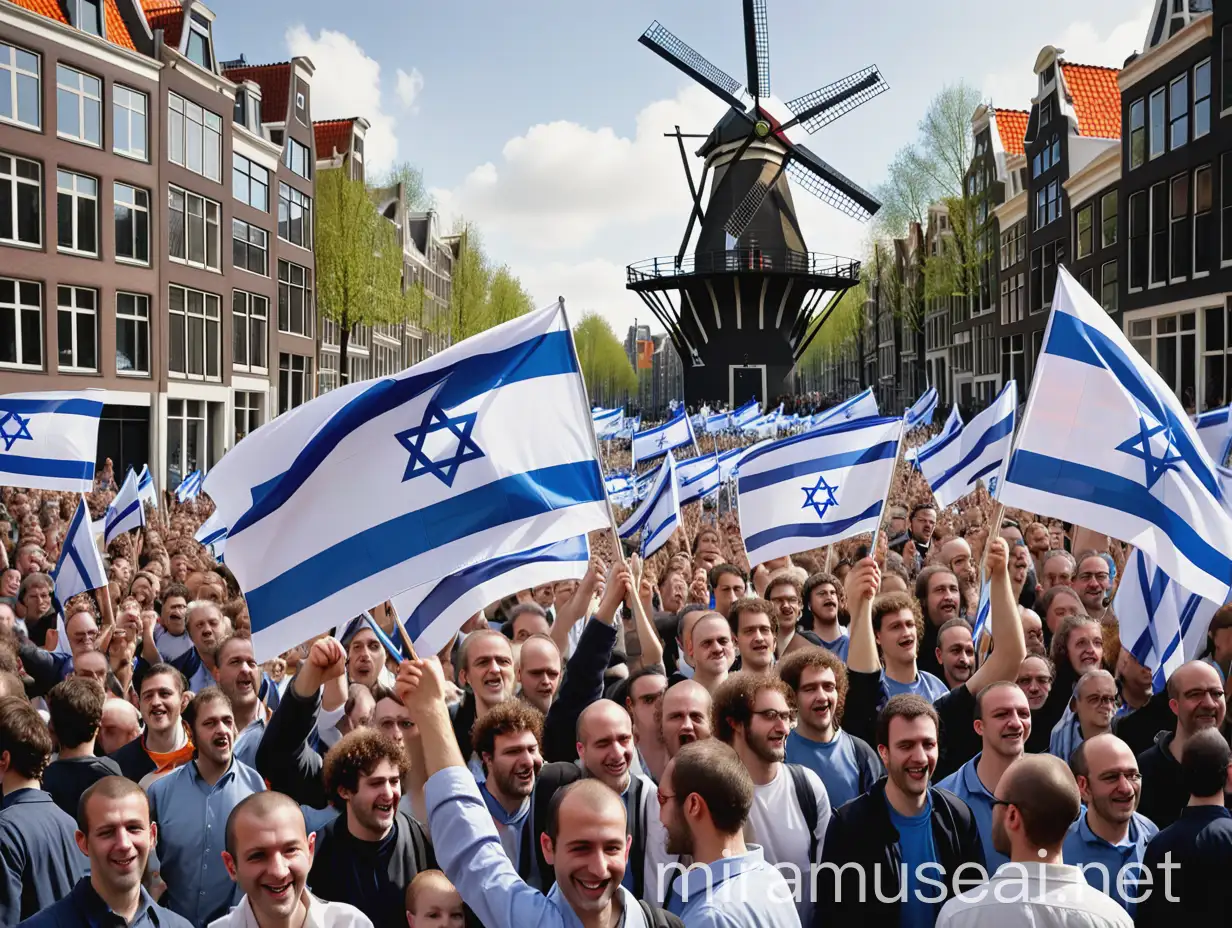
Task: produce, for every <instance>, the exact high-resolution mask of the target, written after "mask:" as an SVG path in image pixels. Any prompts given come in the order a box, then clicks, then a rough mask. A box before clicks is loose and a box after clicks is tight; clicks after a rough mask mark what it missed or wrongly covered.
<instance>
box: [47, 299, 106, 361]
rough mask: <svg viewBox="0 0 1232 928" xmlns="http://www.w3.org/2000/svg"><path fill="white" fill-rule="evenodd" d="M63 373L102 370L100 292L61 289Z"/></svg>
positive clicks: (59, 336) (59, 332)
mask: <svg viewBox="0 0 1232 928" xmlns="http://www.w3.org/2000/svg"><path fill="white" fill-rule="evenodd" d="M56 292H57V294H58V296H57V299H56V304H57V310H58V311H57V316H58V319H59V323H58V325H57V326H56V334H57V339H58V343H59V346H60V370H62V371H96V370H98V291H97V290H90V289H89V288H87V287H57V288H56Z"/></svg>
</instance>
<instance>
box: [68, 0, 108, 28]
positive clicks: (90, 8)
mask: <svg viewBox="0 0 1232 928" xmlns="http://www.w3.org/2000/svg"><path fill="white" fill-rule="evenodd" d="M68 8H69V9H70V10H72V11H73V13H74V16H73V25H74V26H76V27H77V28H78V29H80V30H81V31H82V32H88V33H90V34H91V35H97V36H101V35H102V34H103V0H69V4H68Z"/></svg>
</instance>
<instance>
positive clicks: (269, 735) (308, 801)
mask: <svg viewBox="0 0 1232 928" xmlns="http://www.w3.org/2000/svg"><path fill="white" fill-rule="evenodd" d="M293 684H294V681H292V682H291V683H289V684H287V688H286V691H285V692H284V693H283V694H282V699H281V700H280V701H279V703H278V708H277V709H276V710H274V714H273V715H271V716H270V719H269V721H268V722H266V723H265V733H264V734H263V735H262V736H261V743H260V745H258V746H257V773H259V774H261V776H263V777H264V778H265V780H266V782H267V783H268V784H269V788H270V789H272V790H275V791H277V792H279V793H286V794H287V795H288V796H290V797H291V798H292V799H294V800H295V801H296V802H298V803H300V804H301V805H305V806H309V807H311V808H313V809H324V808H325V807H326V806H327V805H328V804H329V797H328V796H326V795H325V783H324V782H323V781H322V779H321V768H322V767H323V766H324V762H323V761H322V760H321V755H320V754H318V753H317V752H316V751H315V750H313V748H312V745H311V744H310V743H309V739H310V737H311V736H312V730H313V728H315V727H316V722H317V710H318V709H319V708H320V706H321V691H320V690H318V691H317V692H316V693H314V694H313V695H312V698H311V699H304V698H303V697H302V696H300V695H299V694H297V693H296V692H295V687H294V685H293ZM344 901H345V900H344Z"/></svg>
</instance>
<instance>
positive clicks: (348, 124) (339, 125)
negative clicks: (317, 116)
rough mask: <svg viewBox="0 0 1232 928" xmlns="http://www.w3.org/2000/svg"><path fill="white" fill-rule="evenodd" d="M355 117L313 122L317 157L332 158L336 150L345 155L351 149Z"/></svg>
mask: <svg viewBox="0 0 1232 928" xmlns="http://www.w3.org/2000/svg"><path fill="white" fill-rule="evenodd" d="M354 127H355V117H354V116H351V117H348V118H347V119H322V120H319V121H316V122H313V124H312V134H313V135H314V136H315V137H316V142H317V157H318V158H320V159H325V158H332V157H333V156H334V152H337V153H338V154H340V155H345V154H346V153H347V152H349V151H350V150H351V137H352V136H353V135H354V132H355V128H354Z"/></svg>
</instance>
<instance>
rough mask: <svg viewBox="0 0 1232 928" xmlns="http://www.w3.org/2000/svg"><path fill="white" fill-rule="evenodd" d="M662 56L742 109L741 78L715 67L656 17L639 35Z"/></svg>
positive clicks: (721, 98)
mask: <svg viewBox="0 0 1232 928" xmlns="http://www.w3.org/2000/svg"><path fill="white" fill-rule="evenodd" d="M638 41H639V42H641V43H642V44H643V45H645V46H646V47H647V48H649V49H650V50H651V51H652V52H654V53H655V54H656V55H658V56H659V57H660V58H662V59H663V60H665V61H667V62H668V63H670V64H672V65H673V66H675V67H676V68H679V69H680V70H681V71H683V72H684V73H685V74H687V75H689V77H691V78H693V80H695V81H697V82H698V83H699V84H701V85H702V86H703V87H705V88H707V89H708V90H709V91H710V92H711V93H713V94H714V95H715V96H717V97H718V98H719V99H720V100H722V101H723V102H725V103H727V104H729V105H731V106H734V107H735V108H736V109H738V110H740V111H741V112H744V110H745V109H747V104H746V103H745V102H744V101H743V100H741V99H740V97H739V94H740V82H739V81H737V80H736V79H735V78H734V77H732V76H731V75H730V74H728V73H726V72H725V71H723V70H722V69H720V68H716V67H715V66H714V65H712V64H711V63H710V62H709V61H707V60H706V59H705V58H703V57H702V56H701V55H700V54H698V53H697V52H696V51H694V50H693V49H692V48H690V47H689V46H688V45H686V44H685V43H684V42H682V41H681V40H680V39H678V38H676V36H674V35H672V33H671V32H669V31H668V30H667V29H666V28H664V27H663V26H662V25H661V24H660V23H659V21H658V20H657V19H656V20H655V21H654V22H653V23H651V24H650V28H649V29H647V30H646V31H645V32H643V33H642V35H641V37H640V38H639V39H638Z"/></svg>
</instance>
